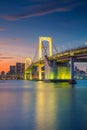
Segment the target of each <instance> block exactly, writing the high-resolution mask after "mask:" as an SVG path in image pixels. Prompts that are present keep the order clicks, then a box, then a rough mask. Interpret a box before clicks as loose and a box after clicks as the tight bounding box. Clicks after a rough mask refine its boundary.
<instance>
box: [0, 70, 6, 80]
mask: <svg viewBox="0 0 87 130" xmlns="http://www.w3.org/2000/svg"><path fill="white" fill-rule="evenodd" d="M0 78H1V79H5V72H4V71H2V72H1V77H0Z"/></svg>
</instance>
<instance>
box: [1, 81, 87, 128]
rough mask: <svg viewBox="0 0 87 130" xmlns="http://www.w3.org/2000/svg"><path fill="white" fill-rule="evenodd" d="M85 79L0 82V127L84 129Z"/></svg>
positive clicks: (85, 123)
mask: <svg viewBox="0 0 87 130" xmlns="http://www.w3.org/2000/svg"><path fill="white" fill-rule="evenodd" d="M86 115H87V81H78V82H77V84H76V85H74V86H71V85H69V84H68V83H44V82H41V81H40V82H33V81H21V80H18V81H14V80H13V81H0V130H86V129H87V116H86Z"/></svg>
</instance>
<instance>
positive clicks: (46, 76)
mask: <svg viewBox="0 0 87 130" xmlns="http://www.w3.org/2000/svg"><path fill="white" fill-rule="evenodd" d="M54 49H55V53H54V52H53V50H54ZM36 57H37V58H36ZM75 62H81V63H82V62H87V46H83V47H78V48H74V49H69V50H65V51H62V52H58V51H57V50H56V48H54V46H53V43H52V38H51V37H39V43H38V48H37V51H36V54H35V57H34V59H33V60H32V59H31V58H26V59H25V80H26V79H28V80H44V81H69V82H70V83H75V79H74V67H75Z"/></svg>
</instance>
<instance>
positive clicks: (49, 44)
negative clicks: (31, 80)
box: [38, 37, 52, 80]
mask: <svg viewBox="0 0 87 130" xmlns="http://www.w3.org/2000/svg"><path fill="white" fill-rule="evenodd" d="M43 41H47V43H48V47H49V50H48V51H49V53H48V56H52V38H51V37H39V46H38V49H39V60H42V57H43V49H44V45H43ZM42 66H43V65H42V64H41V63H40V64H39V79H40V80H41V79H42ZM49 68H50V66H49ZM45 70H46V66H45ZM45 73H46V72H45Z"/></svg>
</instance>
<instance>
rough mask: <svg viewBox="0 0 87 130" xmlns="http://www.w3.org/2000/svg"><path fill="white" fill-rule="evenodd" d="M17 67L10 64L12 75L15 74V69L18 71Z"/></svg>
mask: <svg viewBox="0 0 87 130" xmlns="http://www.w3.org/2000/svg"><path fill="white" fill-rule="evenodd" d="M15 68H16V67H15V66H10V72H9V73H10V75H15V71H16V70H15Z"/></svg>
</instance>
